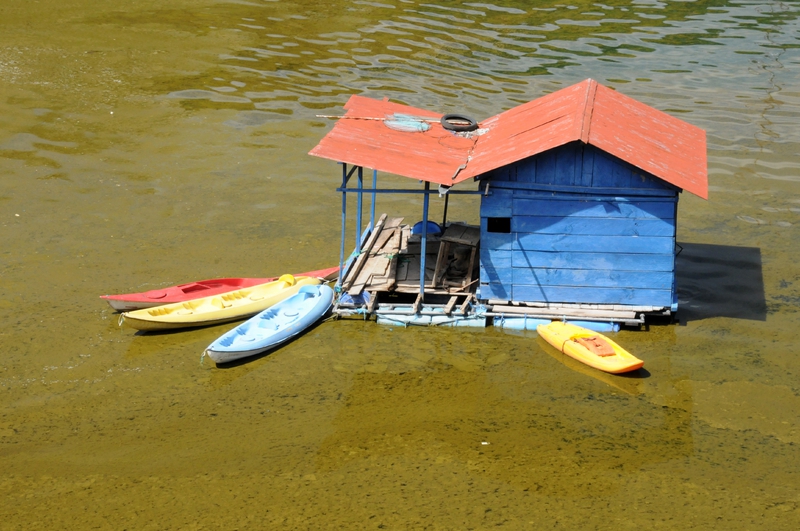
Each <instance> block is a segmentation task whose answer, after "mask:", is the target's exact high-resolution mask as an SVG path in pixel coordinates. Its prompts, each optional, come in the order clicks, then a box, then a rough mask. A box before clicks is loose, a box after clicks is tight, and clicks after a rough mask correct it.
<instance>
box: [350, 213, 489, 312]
mask: <svg viewBox="0 0 800 531" xmlns="http://www.w3.org/2000/svg"><path fill="white" fill-rule="evenodd" d="M479 239H480V230H479V228H478V227H474V226H469V225H462V224H450V225H448V226H447V227H446V228H445V230H444V233H443V234H441V235H428V237H427V245H426V249H425V254H426V256H425V295H424V297H423V298H422V299H423V300H424V303H425V304H428V303H429V302H434V303H435V302H441V304H442V305H444V306H445V307H447V308H448V309H449V310H452V309H454V308H457V306H456V305H457V303H459V306H458V307H460V306H461V305H465V304H466V302H469V301H470V300H471V299H472V297H473V295H474V293H475V289H476V287H477V284H478V280H479V267H478V245H479ZM421 243H422V242H421V236H420V235H419V234H412V230H411V226H410V225H407V224H404V223H403V218H389V217H387V216H386V214H384V215H382V216H381V217H380V219H379V220H378V221H377V222H376V223H375V230H374V231H373V232H372V234H371V235H370V237H369V238H368V239H367V241H366V242H365V243H364V246H363V248H362V249H361V252H360V253H359V254H358V256H357V257H356V258H355V260H354V261H353V264H352V266H351V267H350V269H349V271H348V272H347V274H346V275H345V278H344V281H343V282H342V293H343V294H345V293H346V294H347V295H349V297H343V298H342V301H340V304H338V305H337V309H338V308H341V309H342V310H343V313H348V312H351V311H352V309H353V308H365V309H366V310H367V311H368V312H369V313H372V312H373V311H374V310H376V309H377V308H378V307H379V306H380V305H381V304H382V303H383V304H385V303H386V302H387V301H388V299H389V298H390V297H391V298H392V300H394V301H396V300H398V298H399V299H400V300H404V301H410V302H412V303H413V302H416V304H417V306H418V305H419V304H420V303H422V302H423V300H420V298H419V297H418V295H419V291H420V276H421V271H420V262H421V256H422V249H421ZM365 292H366V293H368V294H369V296H368V297H364V293H365ZM366 299H368V300H369V302H366ZM345 301H353V302H352V303H350V302H345Z"/></svg>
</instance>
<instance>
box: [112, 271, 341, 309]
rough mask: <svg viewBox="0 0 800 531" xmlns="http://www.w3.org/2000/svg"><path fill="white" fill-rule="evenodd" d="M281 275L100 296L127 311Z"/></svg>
mask: <svg viewBox="0 0 800 531" xmlns="http://www.w3.org/2000/svg"><path fill="white" fill-rule="evenodd" d="M338 274H339V267H338V266H337V267H329V268H328V269H318V270H316V271H307V272H305V273H297V274H296V275H294V276H296V277H317V278H321V279H323V280H325V281H331V280H334V279H335V278H336V277H337V275H338ZM277 279H278V277H273V278H215V279H211V280H199V281H197V282H190V283H188V284H180V285H178V286H170V287H168V288H160V289H154V290H151V291H143V292H141V293H125V294H123V295H101V296H100V298H101V299H105V300H106V301H107V302H108V304H110V305H111V307H112V308H114V309H115V310H117V311H120V312H127V311H129V310H141V309H143V308H152V307H153V306H161V305H162V304H171V303H173V302H184V301H190V300H194V299H199V298H201V297H208V296H211V295H218V294H220V293H227V292H228V291H235V290H238V289H242V288H249V287H251V286H256V285H258V284H265V283H267V282H273V281H275V280H277Z"/></svg>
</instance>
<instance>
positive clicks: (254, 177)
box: [0, 0, 800, 530]
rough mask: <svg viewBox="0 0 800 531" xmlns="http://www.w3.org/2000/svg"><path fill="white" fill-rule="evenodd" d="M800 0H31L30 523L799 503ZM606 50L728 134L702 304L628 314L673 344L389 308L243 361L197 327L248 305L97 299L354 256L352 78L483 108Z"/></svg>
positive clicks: (686, 286)
mask: <svg viewBox="0 0 800 531" xmlns="http://www.w3.org/2000/svg"><path fill="white" fill-rule="evenodd" d="M799 12H800V9H798V5H797V3H796V2H772V3H763V2H752V1H747V0H742V1H735V2H734V1H704V2H699V1H698V2H658V1H645V0H642V1H637V2H628V1H626V2H619V1H614V2H600V3H598V2H572V3H567V4H564V3H557V2H537V3H535V5H534V4H531V3H530V2H521V1H516V0H497V1H493V2H454V1H443V2H435V3H431V2H420V1H417V0H386V1H378V2H370V1H357V2H342V1H332V2H326V3H320V2H311V1H300V2H298V1H294V2H287V1H272V0H254V1H246V2H245V1H242V2H239V1H218V0H201V1H192V2H189V1H187V0H178V1H176V2H170V3H168V4H165V3H163V2H162V3H157V2H151V1H149V0H135V1H133V2H128V3H126V4H125V6H124V7H119V6H117V5H114V4H109V3H108V2H101V1H100V0H80V1H78V2H72V3H57V2H52V1H42V2H38V3H36V2H34V3H16V4H15V5H10V6H4V7H3V9H2V13H3V17H2V22H0V24H1V25H2V28H3V31H0V183H2V187H1V188H0V214H2V216H0V234H2V241H3V249H2V251H0V325H2V326H0V341H2V345H3V349H2V352H3V362H2V363H0V390H2V391H3V392H2V393H0V396H1V397H2V398H0V401H1V402H0V404H2V412H1V413H0V471H2V474H0V495H2V497H3V499H4V500H5V501H6V503H4V504H2V508H1V509H0V516H2V517H3V521H4V522H6V524H5V526H4V528H5V527H8V528H9V529H16V528H25V529H54V528H63V527H67V526H69V527H81V528H83V527H98V528H104V529H119V528H122V527H129V528H137V529H140V528H147V527H158V528H169V529H172V528H174V529H186V528H200V527H204V526H205V527H224V528H234V527H245V526H248V527H253V526H254V522H256V524H255V525H257V526H259V527H266V526H269V527H276V526H282V527H284V528H303V529H307V528H337V529H340V528H347V529H349V528H363V527H369V526H375V527H379V528H381V527H382V528H387V527H388V528H397V529H408V528H416V527H419V528H422V527H435V528H443V529H451V528H468V527H471V528H485V527H490V526H494V525H501V524H502V525H505V526H507V527H513V528H521V527H524V526H531V527H533V526H536V527H562V528H570V529H578V528H581V529H582V528H592V527H593V528H610V527H612V526H613V527H618V526H619V522H621V521H623V520H624V521H625V522H629V523H630V524H631V525H636V526H639V527H646V528H651V527H653V526H654V525H656V524H655V522H664V523H665V524H664V525H665V526H667V527H670V528H698V529H712V528H718V529H722V528H724V529H753V528H759V529H776V530H780V529H796V528H797V527H798V525H800V518H798V511H797V508H798V499H797V495H796V484H797V480H796V477H795V476H796V474H795V473H794V470H796V469H797V468H798V466H799V465H800V454H798V451H797V449H796V446H797V445H796V443H798V442H799V439H798V437H800V436H799V435H798V434H800V431H798V421H797V418H798V410H799V409H800V400H798V396H797V383H796V382H797V378H798V373H800V364H798V361H797V356H796V351H797V344H798V343H797V339H796V337H795V332H794V331H795V330H796V329H797V327H798V313H797V307H798V304H800V277H799V276H798V274H797V271H796V269H797V268H796V266H795V264H796V263H798V262H800V255H799V254H798V253H800V251H798V249H800V247H799V246H798V245H797V240H798V236H797V232H796V231H797V228H798V226H800V219H798V215H800V191H798V188H797V186H798V175H800V163H798V159H797V153H798V152H799V151H800V149H798V147H799V146H798V145H799V144H800V136H798V135H799V134H798V129H797V127H796V124H797V123H798V118H800V93H799V92H798V91H797V89H796V87H798V86H800V79H798V63H797V61H796V60H795V55H796V54H795V53H794V52H795V50H796V48H797V45H798V39H799V38H800V35H798V27H800V26H799V25H798V24H797V21H798V13H799ZM587 77H591V78H594V79H596V80H598V81H599V82H601V83H603V84H605V85H607V86H610V87H612V88H616V89H618V90H620V91H623V92H624V93H625V94H627V95H630V96H632V97H634V98H637V99H639V100H641V101H643V102H645V103H647V104H648V105H651V106H653V107H656V108H658V109H661V110H664V111H666V112H668V113H671V114H673V115H677V116H679V117H680V118H682V119H684V120H686V121H688V122H690V123H692V124H695V125H697V126H700V127H702V128H704V129H706V130H707V131H708V140H709V174H710V183H711V190H710V192H711V198H710V201H708V202H705V201H702V200H700V199H697V198H695V197H693V196H691V195H685V196H684V197H682V198H681V203H680V208H679V217H678V219H679V226H678V232H679V234H678V239H679V241H680V242H681V245H682V246H683V252H682V253H681V255H680V256H679V257H678V270H677V276H678V283H679V285H678V289H679V293H680V305H681V308H682V309H683V312H682V313H681V315H680V318H681V324H680V325H665V324H659V325H656V324H654V325H651V326H649V327H648V328H647V329H644V330H641V331H623V332H620V333H619V334H617V336H616V339H618V340H619V341H620V342H621V343H622V344H623V345H624V346H625V347H626V348H627V349H628V350H630V351H631V352H632V353H634V354H635V355H636V356H637V357H640V358H641V359H644V360H645V369H646V372H642V373H641V374H638V375H634V376H631V377H621V376H613V375H607V374H602V373H597V372H596V371H593V370H591V369H588V368H587V367H584V366H583V365H580V364H577V363H576V362H573V360H571V359H569V358H566V357H564V356H562V355H560V354H558V353H556V352H555V351H554V350H553V349H551V348H550V347H549V346H548V345H546V344H544V343H543V342H541V341H540V340H538V339H537V338H536V335H535V334H532V333H511V334H509V333H505V332H503V331H498V330H493V329H487V330H449V329H448V330H429V329H414V328H408V329H404V328H399V327H384V326H377V325H375V324H374V323H361V322H358V321H337V322H326V323H323V324H321V325H320V326H318V327H316V328H314V329H313V330H311V331H310V332H309V333H308V334H307V335H306V336H304V337H302V338H299V339H298V340H296V341H293V342H292V343H290V344H288V345H286V346H285V347H284V348H282V349H279V350H277V351H275V352H272V353H270V354H269V355H266V356H262V357H259V358H258V359H254V360H252V361H250V362H248V363H243V364H241V365H237V366H234V367H229V368H226V369H224V370H223V369H218V368H216V367H215V366H214V365H213V364H212V363H210V362H209V361H208V360H206V361H205V362H204V363H201V361H200V355H201V353H202V352H203V349H204V348H205V347H206V346H207V345H208V344H209V343H210V342H211V341H213V340H214V339H215V338H216V337H217V336H219V334H220V333H222V331H223V330H225V329H227V328H226V327H225V326H221V327H210V328H206V329H198V330H191V331H186V332H182V333H175V334H161V335H135V334H133V333H132V332H131V331H130V330H128V329H121V328H119V327H118V326H117V318H118V316H117V315H116V314H115V313H113V312H112V311H111V310H110V309H109V308H108V307H107V306H106V305H105V303H104V302H102V301H101V300H100V299H99V298H98V295H101V294H105V293H111V292H132V291H142V290H147V289H154V288H156V287H161V286H167V285H173V284H178V283H181V282H187V281H191V280H195V279H199V278H211V277H215V276H274V275H280V274H282V273H284V272H287V271H297V270H308V269H316V268H321V267H326V266H328V265H330V264H332V263H335V262H336V261H337V260H338V253H339V251H338V243H337V242H338V230H339V212H340V203H339V201H340V198H338V197H337V196H336V194H335V192H334V188H335V186H336V184H337V182H338V176H339V171H340V170H339V169H338V167H337V166H335V165H330V164H328V163H327V162H326V161H323V160H319V159H316V158H313V157H309V156H307V152H308V151H309V150H310V149H311V148H312V147H313V146H314V145H315V144H316V143H317V142H318V141H319V139H320V138H321V137H322V136H323V135H324V134H325V132H326V131H327V130H328V129H329V128H330V127H331V123H330V122H328V121H327V120H324V119H320V118H318V117H317V116H316V115H317V114H338V113H340V112H341V110H342V109H341V107H342V105H343V104H344V103H345V102H346V101H347V98H348V97H349V96H350V95H351V94H362V95H366V96H370V97H376V98H382V97H389V98H391V99H392V100H393V101H397V102H402V103H407V104H411V105H415V106H419V107H422V108H428V109H433V110H437V111H440V112H464V113H467V114H470V115H472V116H475V117H476V118H478V119H481V118H485V117H487V116H492V115H495V114H497V113H498V112H501V111H502V110H505V109H509V108H511V107H514V106H516V105H518V104H520V103H524V102H527V101H529V100H531V99H533V98H536V97H538V96H540V95H542V94H545V93H548V92H552V91H554V90H557V89H559V88H563V87H565V86H568V85H571V84H573V83H575V82H577V81H581V80H583V79H585V78H587ZM398 182H400V181H398ZM402 184H405V183H402ZM434 203H436V201H434ZM381 206H383V207H384V209H385V210H386V211H388V212H391V213H392V214H400V215H406V216H407V217H408V219H409V220H412V219H413V218H414V217H415V216H419V212H420V206H419V203H418V199H417V198H411V199H408V198H404V197H399V196H397V197H390V198H386V200H385V201H384V202H382V203H381ZM434 208H441V206H440V204H439V203H436V205H435V207H434ZM449 208H450V212H451V216H450V217H451V218H453V219H463V220H466V221H470V220H474V219H475V217H476V216H477V211H476V203H475V201H473V200H472V199H467V200H460V201H458V202H456V203H452V202H451V204H450V207H449ZM348 211H349V212H352V211H353V209H348ZM484 443H485V444H484Z"/></svg>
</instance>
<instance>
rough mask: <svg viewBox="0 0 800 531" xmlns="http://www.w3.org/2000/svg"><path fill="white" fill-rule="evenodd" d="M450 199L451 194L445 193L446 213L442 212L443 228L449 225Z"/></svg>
mask: <svg viewBox="0 0 800 531" xmlns="http://www.w3.org/2000/svg"><path fill="white" fill-rule="evenodd" d="M448 201H450V194H444V213H443V214H442V230H444V227H445V225H447V203H448Z"/></svg>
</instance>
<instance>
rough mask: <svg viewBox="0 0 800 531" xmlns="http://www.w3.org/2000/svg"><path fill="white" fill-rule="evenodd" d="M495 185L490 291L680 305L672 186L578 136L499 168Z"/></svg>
mask: <svg viewBox="0 0 800 531" xmlns="http://www.w3.org/2000/svg"><path fill="white" fill-rule="evenodd" d="M490 190H491V193H490V195H488V196H485V197H483V199H482V202H481V232H482V237H481V288H480V296H481V298H482V299H504V300H514V301H519V302H550V303H558V302H563V303H592V304H624V305H635V306H654V307H669V306H671V305H672V303H673V294H674V269H675V267H674V265H675V253H674V251H675V219H676V212H677V198H678V192H677V190H676V189H675V188H674V187H672V186H670V185H668V184H666V183H664V182H663V181H661V180H660V179H658V178H655V177H653V176H651V175H648V174H646V173H643V172H641V171H640V170H638V169H637V168H635V167H633V166H631V165H629V164H627V163H625V162H623V161H621V160H619V159H617V158H615V157H613V156H610V155H608V154H606V153H603V152H602V151H600V150H598V149H596V148H593V147H591V146H586V145H583V144H581V143H572V144H568V145H566V146H563V147H561V148H558V149H555V150H552V151H549V152H547V153H544V154H542V155H539V156H536V157H532V158H530V159H526V160H524V161H521V162H519V163H517V164H513V165H510V166H507V167H504V168H501V169H500V170H496V171H495V172H494V173H493V175H492V177H491V185H490Z"/></svg>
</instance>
